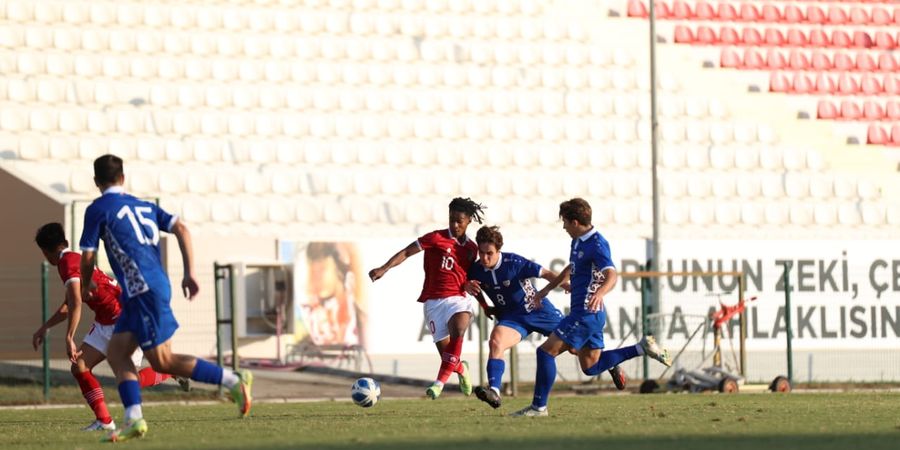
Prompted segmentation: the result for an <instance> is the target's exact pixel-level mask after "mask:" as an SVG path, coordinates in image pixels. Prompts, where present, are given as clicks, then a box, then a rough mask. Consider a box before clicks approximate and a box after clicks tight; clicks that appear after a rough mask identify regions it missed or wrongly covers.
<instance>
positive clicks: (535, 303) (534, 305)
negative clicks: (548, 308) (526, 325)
mask: <svg viewBox="0 0 900 450" xmlns="http://www.w3.org/2000/svg"><path fill="white" fill-rule="evenodd" d="M543 300H544V297H541V298H537V296H536V295H535V296H534V298H533V299H531V310H532V311H539V310H540V309H541V308H543V307H544V301H543Z"/></svg>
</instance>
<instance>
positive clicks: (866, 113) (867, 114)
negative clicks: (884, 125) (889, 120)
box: [863, 101, 885, 121]
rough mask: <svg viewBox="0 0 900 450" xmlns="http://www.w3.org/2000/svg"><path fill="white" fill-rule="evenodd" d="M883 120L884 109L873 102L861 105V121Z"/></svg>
mask: <svg viewBox="0 0 900 450" xmlns="http://www.w3.org/2000/svg"><path fill="white" fill-rule="evenodd" d="M884 118H885V112H884V107H882V106H881V104H879V103H877V102H873V101H866V102H865V103H863V119H865V120H872V121H877V120H882V119H884Z"/></svg>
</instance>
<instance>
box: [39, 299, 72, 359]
mask: <svg viewBox="0 0 900 450" xmlns="http://www.w3.org/2000/svg"><path fill="white" fill-rule="evenodd" d="M68 313H69V307H68V306H67V305H66V301H65V300H63V303H62V305H59V308H57V309H56V312H55V313H53V315H52V316H50V318H49V319H47V321H46V322H44V324H43V325H41V327H40V328H38V330H37V331H35V332H34V334H33V335H32V336H31V345H33V346H34V349H35V350H37V349H38V347H40V346H41V344H43V343H44V339H46V337H47V331H49V330H50V329H51V328H53V327H55V326H56V325H58V324H59V323H61V322H62V321H63V320H66V315H68Z"/></svg>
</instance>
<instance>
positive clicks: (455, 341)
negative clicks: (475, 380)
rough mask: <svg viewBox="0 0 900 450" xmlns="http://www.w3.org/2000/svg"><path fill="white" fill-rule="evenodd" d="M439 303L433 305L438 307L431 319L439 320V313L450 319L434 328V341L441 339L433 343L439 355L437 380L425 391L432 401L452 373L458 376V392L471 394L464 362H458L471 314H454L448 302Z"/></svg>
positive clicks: (464, 312)
mask: <svg viewBox="0 0 900 450" xmlns="http://www.w3.org/2000/svg"><path fill="white" fill-rule="evenodd" d="M441 303H445V304H443V305H435V306H437V307H438V311H432V314H431V317H432V318H434V319H437V320H440V317H441V316H442V314H441V312H443V317H446V316H447V315H448V314H450V317H449V319H446V323H444V324H443V325H442V324H440V323H438V324H436V325H437V326H436V327H435V328H434V330H435V331H434V337H435V339H437V338H438V337H442V338H441V339H440V340H439V341H436V342H435V346H436V347H437V349H438V352H439V353H440V354H441V367H440V369H438V375H437V379H436V380H435V382H434V383H433V384H432V385H431V386H429V388H428V390H426V391H425V394H426V395H428V396H429V397H430V398H432V399H435V398H437V397H438V396H439V395H440V393H441V391H443V388H444V384H446V383H447V379H449V378H450V374H452V373H454V372H455V373H457V374H458V375H459V386H460V390H462V391H463V393H464V394H466V395H469V394H471V393H472V385H471V382H470V381H469V374H468V368H467V367H466V364H465V362H464V361H460V354H461V353H462V343H463V337H464V336H465V332H466V329H467V328H468V327H469V323H470V322H471V318H472V314H471V313H470V312H468V311H461V312H454V308H453V305H450V304H448V303H449V300H442V301H441ZM440 310H443V311H440ZM443 336H446V337H443Z"/></svg>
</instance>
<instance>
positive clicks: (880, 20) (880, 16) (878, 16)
mask: <svg viewBox="0 0 900 450" xmlns="http://www.w3.org/2000/svg"><path fill="white" fill-rule="evenodd" d="M890 23H891V13H890V11H888V10H886V9H884V8H882V7H880V6H875V7H873V8H872V25H890Z"/></svg>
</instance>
